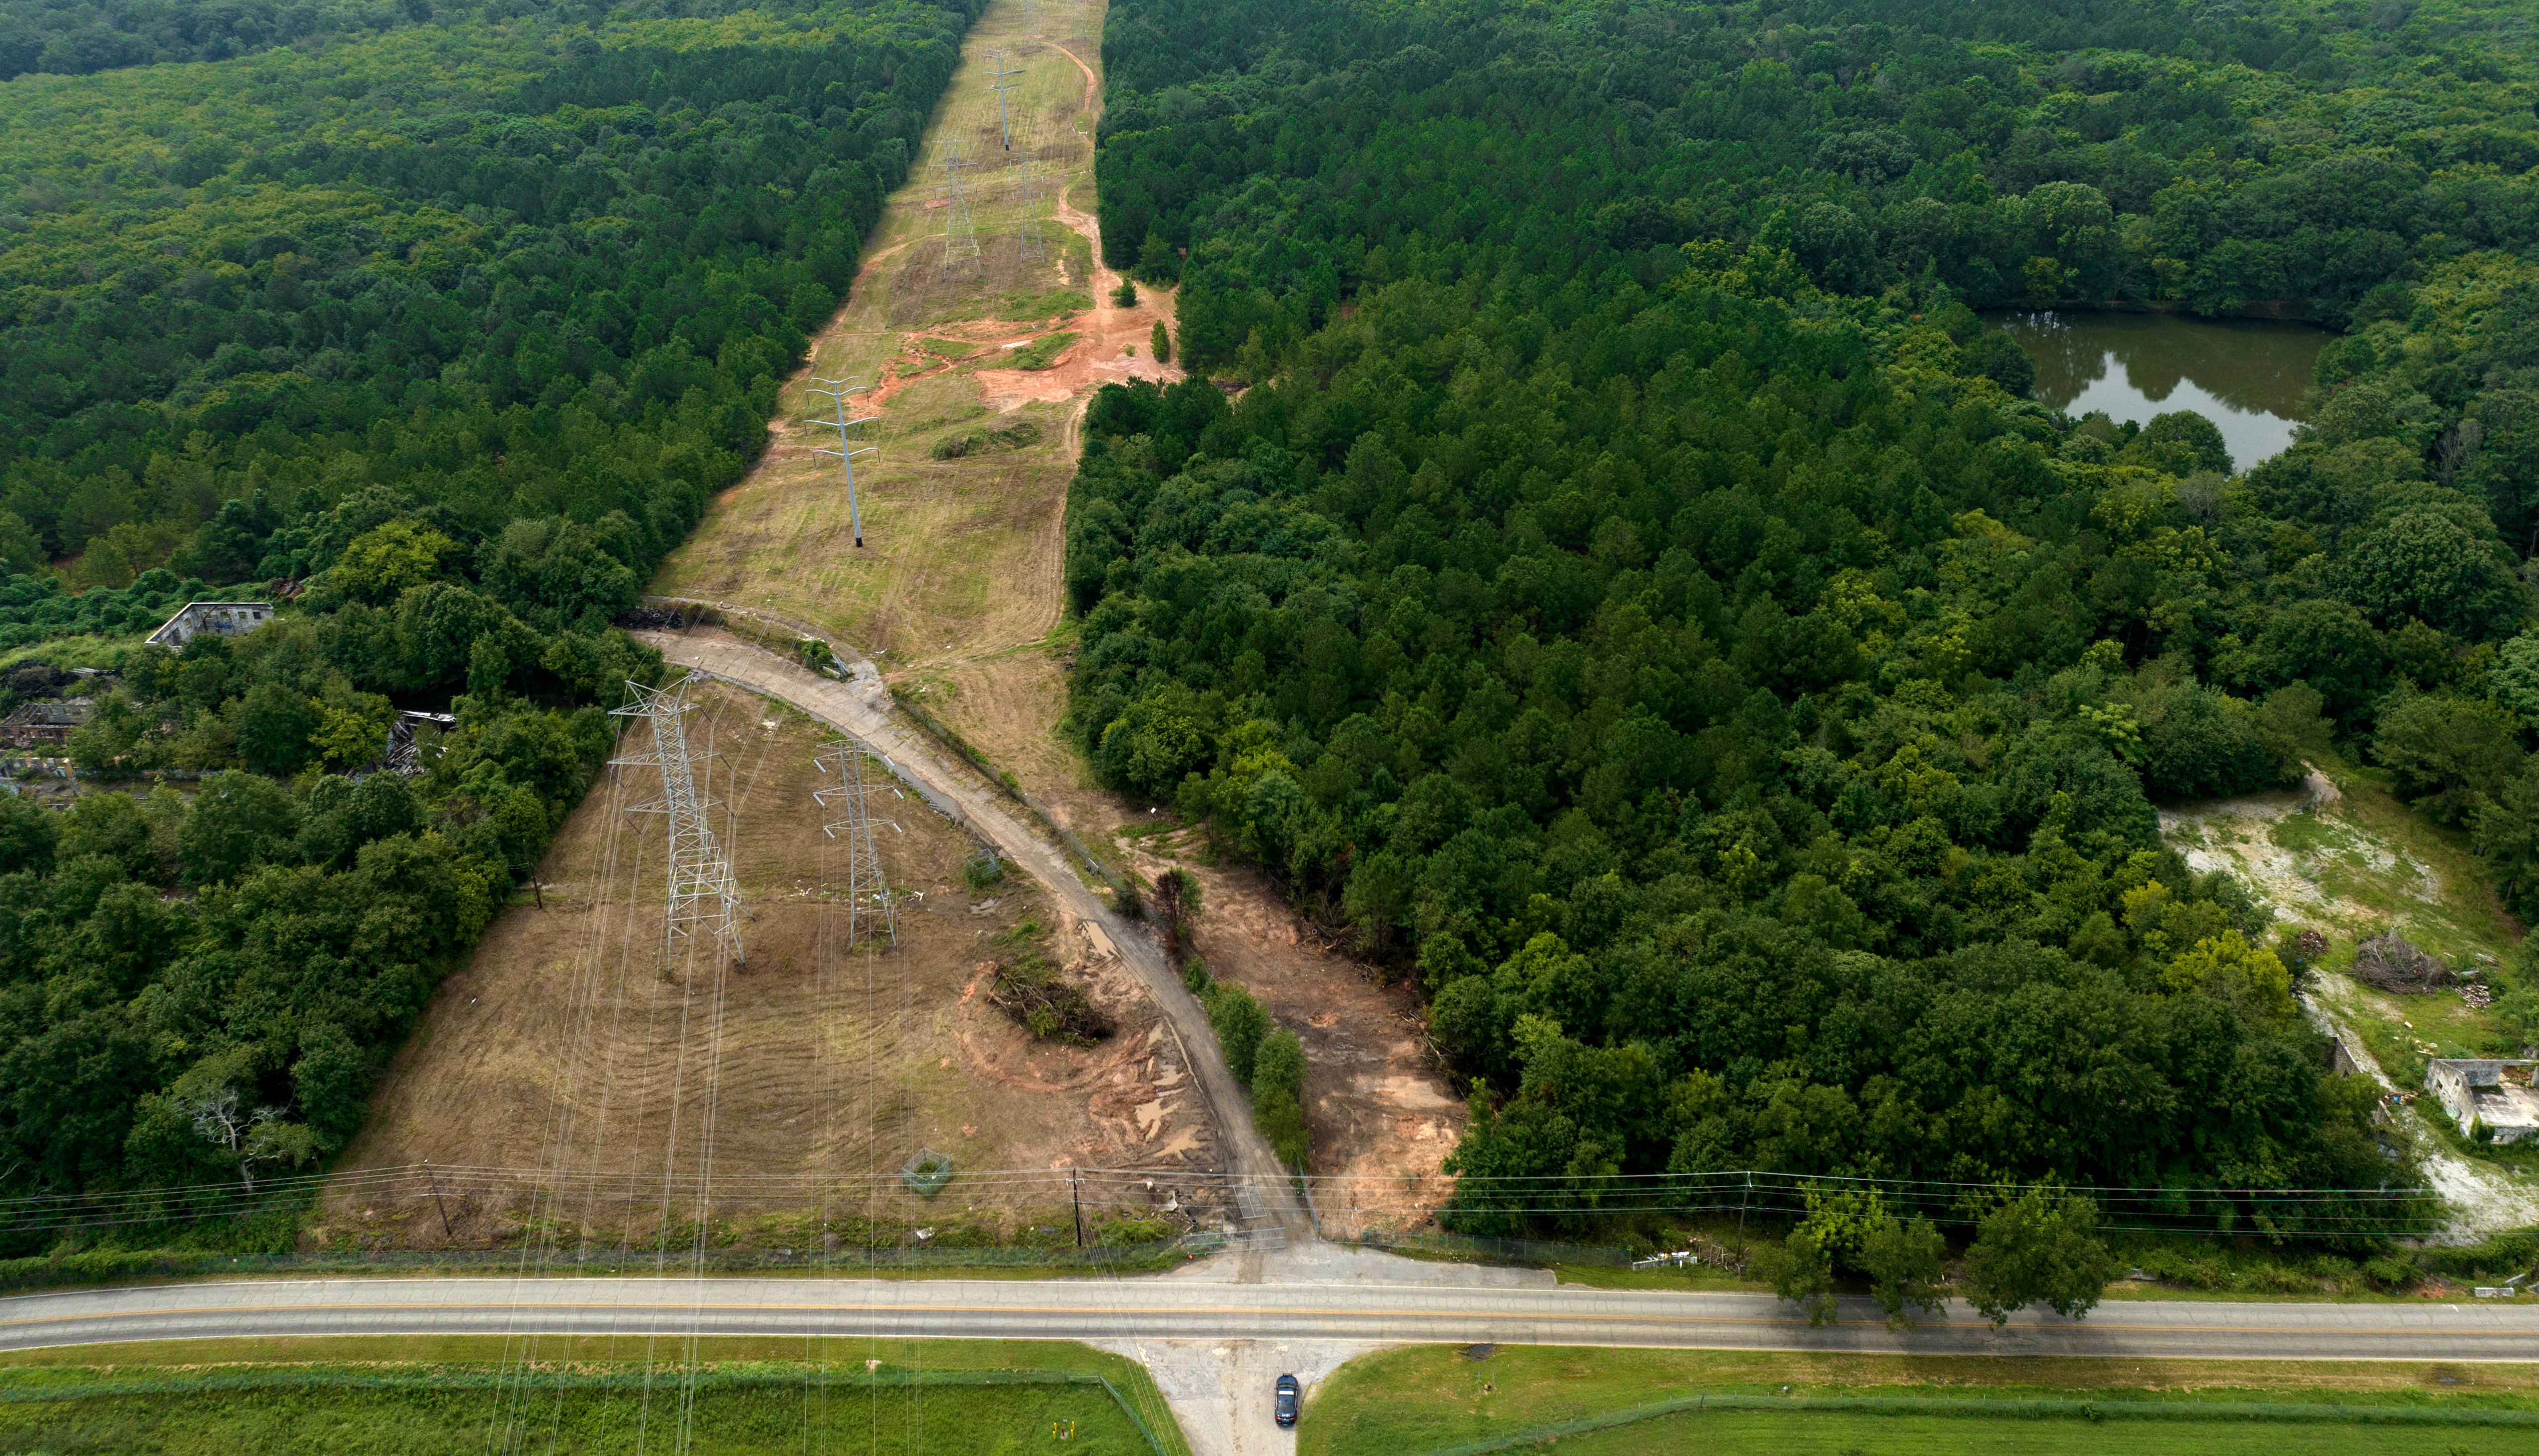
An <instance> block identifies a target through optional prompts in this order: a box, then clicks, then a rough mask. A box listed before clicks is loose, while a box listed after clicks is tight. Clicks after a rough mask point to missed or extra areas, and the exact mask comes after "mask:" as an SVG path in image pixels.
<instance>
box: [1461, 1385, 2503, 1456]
mask: <svg viewBox="0 0 2539 1456" xmlns="http://www.w3.org/2000/svg"><path fill="white" fill-rule="evenodd" d="M1703 1411H1756V1412H1773V1413H1780V1412H1789V1413H1795V1414H1812V1413H1837V1414H1844V1415H1861V1416H1877V1417H1894V1416H1946V1417H1951V1418H1955V1419H1966V1418H1983V1417H1991V1418H1996V1419H1998V1418H2015V1419H2017V1420H2021V1421H2056V1420H2060V1421H2077V1422H2083V1423H2090V1424H2095V1423H2099V1422H2102V1421H2187V1422H2198V1423H2201V1422H2216V1421H2264V1422H2281V1423H2309V1424H2336V1425H2358V1424H2360V1425H2445V1426H2465V1425H2485V1426H2496V1425H2510V1426H2522V1427H2529V1426H2539V1410H2515V1411H2489V1410H2429V1409H2424V1408H2411V1407H2405V1406H2346V1405H2336V1406H2318V1405H2295V1404H2291V1403H2286V1402H2272V1401H2253V1402H2248V1401H2213V1402H2201V1401H2112V1402H2109V1403H2107V1404H2104V1405H2100V1404H2098V1403H2096V1402H2092V1401H2052V1400H1992V1399H1987V1398H1984V1397H1980V1396H1975V1397H1967V1398H1963V1399H1931V1398H1917V1397H1911V1396H1765V1395H1733V1394H1723V1395H1708V1394H1703V1395H1691V1396H1683V1397H1680V1398H1678V1399H1675V1400H1669V1401H1655V1402H1652V1403H1650V1404H1648V1405H1645V1406H1635V1407H1632V1408H1631V1409H1629V1410H1626V1411H1614V1412H1611V1413H1608V1414H1606V1415H1602V1416H1583V1417H1580V1418H1578V1419H1576V1420H1572V1421H1560V1422H1554V1423H1551V1424H1548V1425H1538V1426H1535V1427H1533V1428H1531V1429H1529V1430H1522V1431H1518V1432H1516V1433H1514V1434H1511V1435H1505V1436H1498V1437H1494V1438H1492V1439H1489V1440H1483V1441H1471V1442H1467V1443H1465V1444H1463V1445H1460V1446H1445V1447H1440V1448H1438V1449H1436V1450H1432V1451H1426V1452H1422V1453H1420V1456H1485V1453H1488V1452H1493V1451H1507V1450H1514V1449H1516V1448H1518V1447H1522V1446H1536V1445H1542V1444H1544V1443H1546V1442H1549V1441H1553V1440H1557V1439H1559V1438H1561V1437H1563V1436H1574V1435H1586V1434H1589V1433H1591V1432H1595V1431H1600V1430H1610V1429H1613V1427H1615V1426H1621V1425H1635V1424H1638V1423H1642V1422H1646V1421H1655V1420H1658V1419H1660V1418H1662V1417H1667V1416H1677V1415H1682V1414H1685V1413H1688V1412H1689V1413H1699V1412H1703Z"/></svg>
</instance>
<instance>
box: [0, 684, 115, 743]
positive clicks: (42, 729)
mask: <svg viewBox="0 0 2539 1456" xmlns="http://www.w3.org/2000/svg"><path fill="white" fill-rule="evenodd" d="M96 716H97V704H96V702H94V701H92V700H91V699H89V698H85V697H74V698H71V699H70V700H68V701H66V702H30V703H23V704H21V705H20V706H19V708H18V710H17V711H16V712H14V713H11V714H10V715H9V716H8V717H7V718H5V719H0V745H5V746H7V747H9V748H13V749H58V748H60V747H61V746H62V745H63V744H66V743H68V742H70V737H71V732H72V730H74V729H78V728H84V727H86V726H88V722H89V720H90V719H92V718H94V717H96Z"/></svg>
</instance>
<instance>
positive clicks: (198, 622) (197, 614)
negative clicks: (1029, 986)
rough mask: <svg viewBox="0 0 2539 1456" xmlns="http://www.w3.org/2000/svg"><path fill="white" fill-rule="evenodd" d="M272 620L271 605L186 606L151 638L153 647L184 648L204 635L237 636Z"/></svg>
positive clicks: (221, 604) (215, 604) (203, 604)
mask: <svg viewBox="0 0 2539 1456" xmlns="http://www.w3.org/2000/svg"><path fill="white" fill-rule="evenodd" d="M272 620H273V604H272V603H271V602H187V603H186V604H185V605H184V606H183V607H182V608H181V609H179V610H178V611H177V613H176V615H175V616H173V617H171V618H169V619H168V625H167V626H165V627H162V628H161V629H158V630H157V631H155V632H152V633H151V634H150V645H151V646H153V647H171V648H173V647H182V646H184V645H185V642H186V640H187V639H188V638H190V637H193V636H195V635H197V634H198V633H201V632H218V633H219V634H221V635H222V636H236V635H237V634H238V633H240V632H242V631H253V630H255V629H257V628H259V627H262V626H264V625H265V624H266V623H267V622H270V621H272Z"/></svg>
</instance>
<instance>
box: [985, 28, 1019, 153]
mask: <svg viewBox="0 0 2539 1456" xmlns="http://www.w3.org/2000/svg"><path fill="white" fill-rule="evenodd" d="M988 64H989V65H992V66H994V67H995V70H994V71H991V72H990V73H988V90H990V91H993V92H995V94H996V131H997V133H998V134H999V135H1000V136H1001V137H1002V138H1003V139H1004V143H1005V150H1006V151H1008V152H1010V151H1012V150H1014V123H1013V117H1012V115H1011V114H1010V113H1009V112H1007V111H1006V109H1005V93H1006V92H1009V91H1012V90H1013V89H1014V88H1013V87H1012V86H1011V85H1009V84H1007V82H1006V78H1007V77H1009V76H1019V75H1021V74H1022V72H1020V71H1008V70H1006V69H1005V53H1004V52H1003V51H1001V50H999V51H995V52H993V53H991V54H990V55H989V57H988Z"/></svg>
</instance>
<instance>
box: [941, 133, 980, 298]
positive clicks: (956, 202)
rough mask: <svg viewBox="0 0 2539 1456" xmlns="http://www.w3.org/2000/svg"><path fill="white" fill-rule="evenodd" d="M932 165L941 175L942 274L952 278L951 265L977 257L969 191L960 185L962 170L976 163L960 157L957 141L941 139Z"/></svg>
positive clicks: (959, 145)
mask: <svg viewBox="0 0 2539 1456" xmlns="http://www.w3.org/2000/svg"><path fill="white" fill-rule="evenodd" d="M937 145H938V146H939V148H940V150H939V151H938V152H937V153H936V155H935V162H934V165H936V166H937V167H940V168H941V169H942V171H943V272H942V275H941V276H942V277H944V278H950V277H951V276H952V265H953V264H954V263H955V262H958V261H961V260H964V259H973V260H975V259H976V258H977V257H978V256H979V224H978V220H977V219H976V218H974V217H972V216H971V215H970V189H969V188H968V187H967V186H965V185H964V184H963V183H962V181H961V171H962V168H964V167H969V166H975V165H977V164H976V163H974V162H972V161H970V159H968V158H966V157H964V156H962V155H961V139H960V138H959V137H945V138H944V139H943V140H942V141H941V142H940V143H939V144H937Z"/></svg>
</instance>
